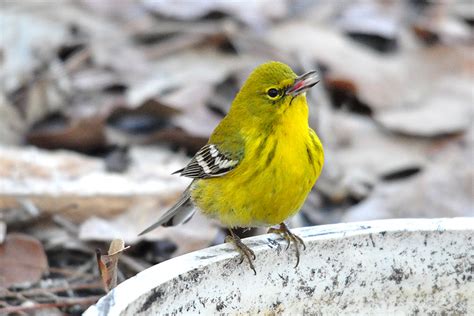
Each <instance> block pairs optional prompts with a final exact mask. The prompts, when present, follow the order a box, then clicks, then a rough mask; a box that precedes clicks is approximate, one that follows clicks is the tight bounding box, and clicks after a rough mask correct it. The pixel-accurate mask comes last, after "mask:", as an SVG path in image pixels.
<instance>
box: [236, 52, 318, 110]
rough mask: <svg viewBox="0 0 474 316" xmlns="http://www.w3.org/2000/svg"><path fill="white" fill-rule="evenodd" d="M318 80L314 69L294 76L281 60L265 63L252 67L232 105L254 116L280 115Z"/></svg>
mask: <svg viewBox="0 0 474 316" xmlns="http://www.w3.org/2000/svg"><path fill="white" fill-rule="evenodd" d="M318 82H319V79H318V76H317V74H316V72H315V71H310V72H307V73H305V74H303V75H301V76H297V75H296V74H295V73H294V72H293V70H291V68H290V67H289V66H288V65H286V64H284V63H281V62H276V61H271V62H267V63H265V64H262V65H260V66H258V67H257V68H255V69H254V70H253V72H252V73H251V74H250V76H249V77H248V78H247V80H246V81H245V83H244V85H243V86H242V88H241V90H240V92H239V94H238V95H237V97H236V100H235V102H234V104H235V105H237V106H238V107H245V108H246V109H247V110H248V111H250V112H251V113H252V114H254V115H257V116H263V115H275V114H281V113H284V112H285V111H286V110H287V109H288V108H290V107H291V106H292V105H293V104H295V103H299V102H295V101H298V100H300V99H301V98H303V99H304V98H305V92H306V91H307V90H308V89H310V88H311V87H313V86H314V85H315V84H317V83H318Z"/></svg>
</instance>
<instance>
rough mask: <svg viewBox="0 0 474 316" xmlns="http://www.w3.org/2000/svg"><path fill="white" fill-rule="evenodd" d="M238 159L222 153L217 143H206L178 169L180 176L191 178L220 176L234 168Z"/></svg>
mask: <svg viewBox="0 0 474 316" xmlns="http://www.w3.org/2000/svg"><path fill="white" fill-rule="evenodd" d="M239 162H240V160H239V159H238V158H237V157H231V155H229V154H226V153H224V152H223V151H222V150H220V148H219V146H218V145H215V144H207V145H206V146H204V147H202V148H201V149H200V150H199V151H198V152H197V153H196V155H195V156H194V157H193V159H191V161H190V162H189V163H188V165H187V166H186V167H184V168H183V169H180V170H178V171H175V172H173V174H175V173H179V174H180V175H181V176H185V177H188V178H193V179H206V178H212V177H220V176H222V175H224V174H226V173H228V172H229V171H231V170H232V169H234V168H235V167H236V166H237V165H238V164H239Z"/></svg>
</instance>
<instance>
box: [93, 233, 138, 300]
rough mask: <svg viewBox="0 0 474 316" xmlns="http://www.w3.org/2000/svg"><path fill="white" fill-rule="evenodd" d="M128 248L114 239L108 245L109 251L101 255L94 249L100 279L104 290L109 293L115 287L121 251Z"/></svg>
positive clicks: (121, 241)
mask: <svg viewBox="0 0 474 316" xmlns="http://www.w3.org/2000/svg"><path fill="white" fill-rule="evenodd" d="M128 248H130V246H127V247H125V243H124V241H123V239H114V240H112V242H111V243H110V247H109V251H108V252H107V254H106V255H103V254H102V253H101V251H100V249H96V255H97V265H98V267H99V273H100V276H101V278H102V283H103V285H104V290H105V291H106V292H109V291H110V290H111V289H113V288H114V287H116V286H117V264H118V261H119V257H120V254H121V253H122V251H124V250H126V249H128Z"/></svg>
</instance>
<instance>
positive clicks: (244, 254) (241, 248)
mask: <svg viewBox="0 0 474 316" xmlns="http://www.w3.org/2000/svg"><path fill="white" fill-rule="evenodd" d="M230 232H231V234H230V235H228V236H226V238H225V242H228V243H232V244H234V246H235V248H236V250H237V251H238V252H239V253H240V261H239V264H242V262H244V259H247V261H248V262H249V265H250V268H251V269H252V270H253V273H254V274H255V275H257V271H256V270H255V267H254V265H253V261H254V260H255V259H256V258H257V257H256V256H255V252H254V251H253V250H252V249H250V248H249V247H248V246H246V245H245V244H244V243H243V242H242V240H241V239H240V238H239V237H238V236H237V235H235V234H234V233H233V232H232V231H230Z"/></svg>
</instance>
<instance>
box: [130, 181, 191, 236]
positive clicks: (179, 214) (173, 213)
mask: <svg viewBox="0 0 474 316" xmlns="http://www.w3.org/2000/svg"><path fill="white" fill-rule="evenodd" d="M190 187H191V186H188V187H187V189H186V190H185V191H184V192H183V194H182V195H181V197H180V199H179V200H178V202H176V204H175V205H173V206H172V207H171V208H170V209H169V210H167V211H166V212H165V213H164V214H163V215H162V216H161V217H160V218H159V219H158V221H157V222H156V223H154V224H153V225H151V226H150V227H148V228H147V229H145V230H144V231H142V232H141V233H140V234H138V236H141V235H144V234H146V233H148V232H150V231H152V230H154V229H155V228H157V227H159V226H161V225H163V226H174V225H178V224H181V223H184V222H187V221H188V220H189V219H190V218H191V217H192V216H193V215H194V213H195V209H194V206H193V204H192V202H191V192H190Z"/></svg>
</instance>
